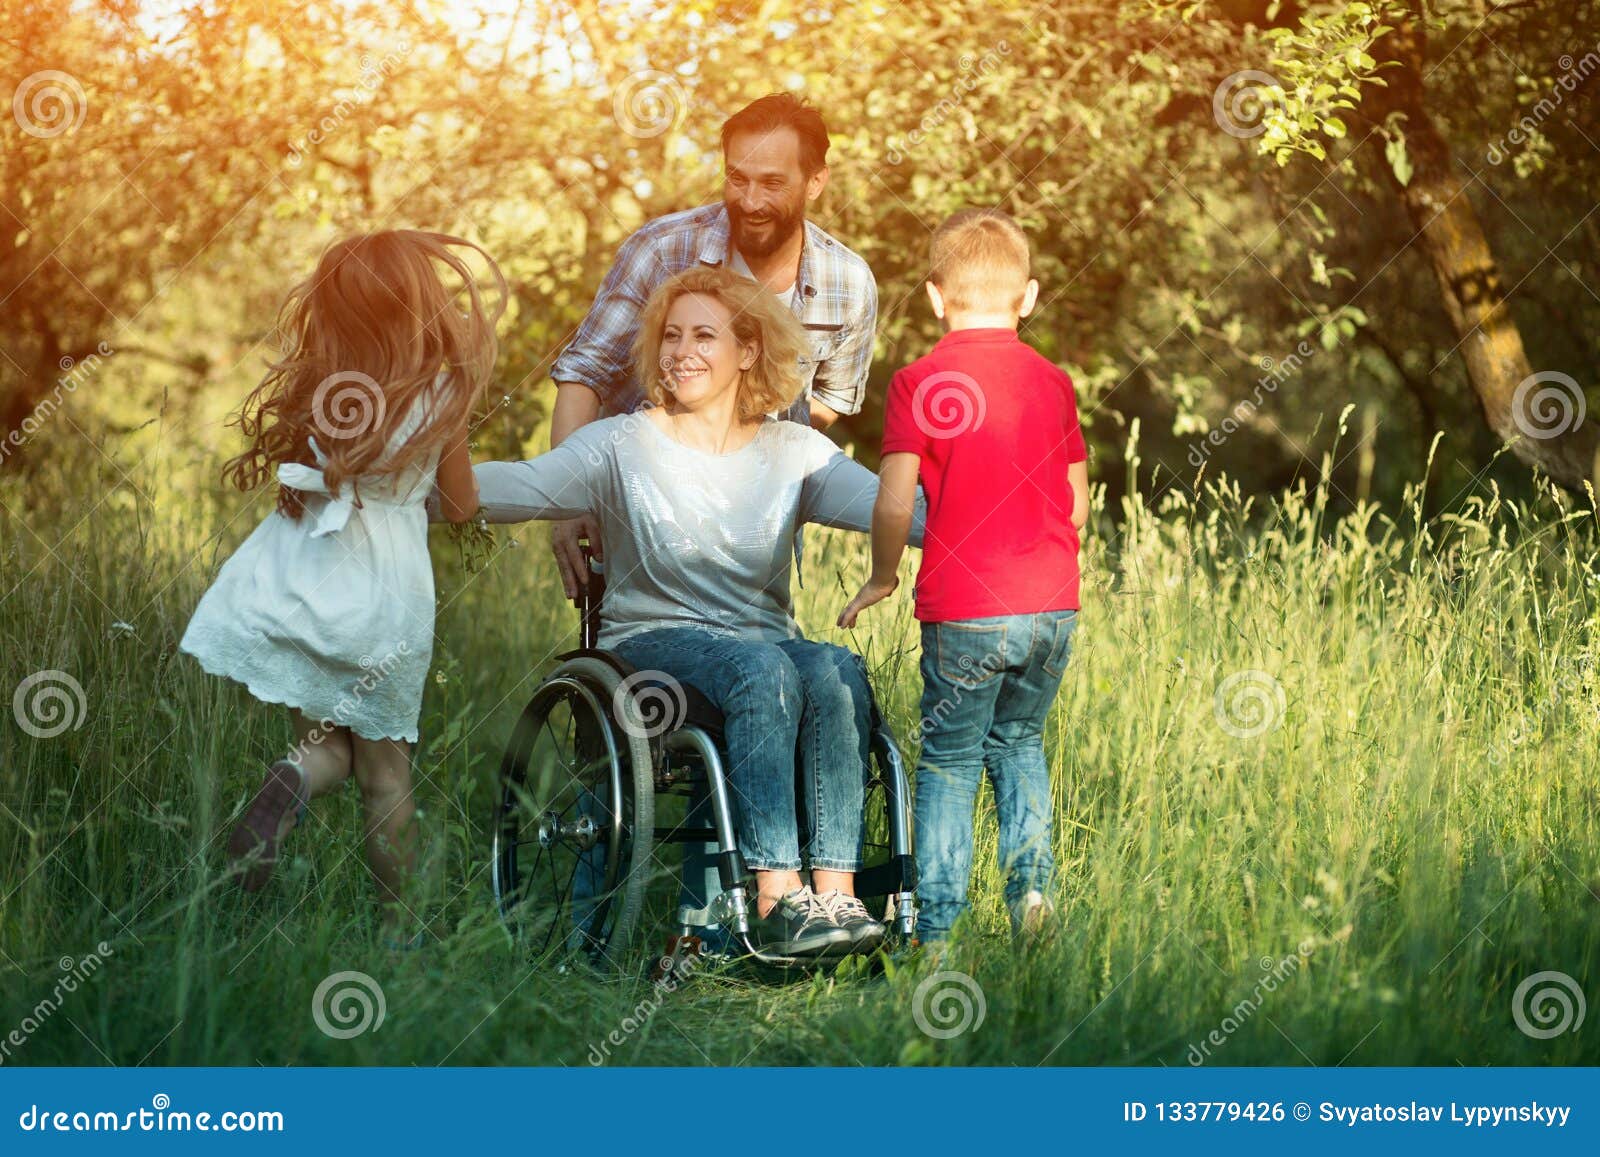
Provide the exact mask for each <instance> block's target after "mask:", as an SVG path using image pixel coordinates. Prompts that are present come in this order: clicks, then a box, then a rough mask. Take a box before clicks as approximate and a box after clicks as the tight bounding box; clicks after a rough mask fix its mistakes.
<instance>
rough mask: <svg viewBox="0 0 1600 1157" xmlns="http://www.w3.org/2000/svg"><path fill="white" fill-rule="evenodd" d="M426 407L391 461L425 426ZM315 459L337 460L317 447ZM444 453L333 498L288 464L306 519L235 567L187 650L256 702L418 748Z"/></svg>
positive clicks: (273, 527) (208, 599) (414, 415)
mask: <svg viewBox="0 0 1600 1157" xmlns="http://www.w3.org/2000/svg"><path fill="white" fill-rule="evenodd" d="M424 405H425V398H419V399H418V401H417V404H416V405H415V406H413V408H412V410H411V412H410V413H409V414H408V415H407V417H406V420H405V421H403V422H402V423H401V424H400V426H399V427H398V428H397V429H396V431H395V433H394V436H393V437H391V439H390V440H389V444H388V446H387V448H386V449H385V451H384V457H385V458H387V457H388V456H390V455H392V454H394V453H395V451H396V450H397V449H398V448H399V447H400V445H401V444H402V443H403V442H404V441H405V439H406V438H407V437H409V436H410V435H411V434H412V433H414V432H415V431H416V430H417V429H418V428H420V426H421V424H422V421H423V418H424ZM311 449H312V453H313V454H315V455H316V459H317V462H318V465H319V466H320V465H321V463H323V462H324V461H325V460H326V459H325V456H324V454H323V452H322V450H321V448H320V447H318V446H317V444H316V441H315V439H313V440H312V443H311ZM438 461H439V458H438V454H437V453H434V454H432V455H429V456H428V458H427V459H426V460H425V461H423V462H420V463H415V464H413V465H411V466H408V467H406V468H405V469H404V470H402V471H400V472H398V473H396V474H389V475H364V476H362V478H361V479H360V481H359V486H358V487H351V485H350V483H349V482H348V481H347V482H346V483H345V484H344V485H343V486H341V488H340V492H339V493H338V494H336V495H334V494H329V493H328V487H327V483H326V481H325V480H324V479H323V476H322V471H321V469H319V468H317V467H312V466H305V465H299V464H294V463H285V464H283V465H280V466H279V467H278V480H279V481H280V482H282V483H283V484H284V485H286V486H292V487H294V488H295V489H296V490H299V491H301V492H302V493H303V494H304V497H305V509H304V510H303V511H301V514H300V518H299V520H298V521H297V520H294V519H290V518H286V517H284V516H283V515H282V514H280V513H279V512H277V511H276V510H274V511H273V512H272V513H271V514H269V515H268V516H267V519H266V521H265V522H263V523H262V524H261V525H260V526H258V527H257V528H256V530H255V532H254V533H253V534H251V535H250V537H249V538H247V539H245V541H244V543H243V544H242V545H241V546H240V547H239V549H238V551H236V552H235V553H234V555H233V557H232V558H230V559H229V560H228V561H227V562H226V563H224V564H223V567H222V570H221V571H220V572H219V573H218V575H217V580H216V582H215V583H213V584H212V586H211V589H210V590H208V591H206V593H205V595H204V596H203V597H202V598H201V599H200V605H199V606H198V607H196V608H195V612H194V617H193V618H192V619H190V621H189V627H188V630H186V631H185V632H184V635H183V640H182V642H180V643H179V644H178V645H179V647H180V648H181V649H182V650H184V651H186V652H188V653H189V654H191V655H193V656H194V657H195V658H196V659H198V660H200V665H201V666H202V667H204V668H205V669H206V670H207V671H209V672H211V673H212V674H213V675H226V676H227V677H228V678H230V679H236V680H238V681H239V682H240V683H243V684H244V685H245V686H246V687H247V688H249V690H250V693H251V694H252V695H254V696H255V697H256V698H257V699H260V700H262V701H263V702H267V703H283V704H286V705H288V706H290V707H296V708H298V709H299V710H300V711H301V712H302V713H304V714H305V715H306V716H307V717H308V718H310V719H314V720H319V721H327V722H331V723H333V724H335V725H337V726H340V727H348V728H350V729H351V730H352V731H354V732H355V733H356V734H357V735H359V736H362V737H363V738H365V739H404V740H409V741H411V742H413V743H414V742H416V740H417V720H418V718H419V716H420V715H421V713H422V689H423V685H424V683H425V682H426V681H427V675H428V665H429V663H430V661H431V660H432V658H433V615H434V601H433V565H432V562H431V561H430V559H429V556H428V515H427V511H426V510H425V509H424V507H423V503H424V502H425V501H426V500H427V498H428V495H429V494H430V493H431V492H432V490H433V482H434V473H435V470H436V468H437V466H438Z"/></svg>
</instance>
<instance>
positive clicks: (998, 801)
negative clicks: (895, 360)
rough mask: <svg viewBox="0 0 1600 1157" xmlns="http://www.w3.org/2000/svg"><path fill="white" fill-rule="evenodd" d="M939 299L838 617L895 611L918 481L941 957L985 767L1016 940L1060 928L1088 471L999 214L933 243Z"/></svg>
mask: <svg viewBox="0 0 1600 1157" xmlns="http://www.w3.org/2000/svg"><path fill="white" fill-rule="evenodd" d="M927 289H928V298H929V300H930V301H932V303H933V312H934V313H935V314H936V315H937V316H938V317H939V318H940V319H941V320H943V322H944V325H945V331H946V332H945V336H944V337H943V338H941V339H940V341H939V342H938V344H937V345H935V346H934V347H933V350H932V351H931V352H929V353H928V354H927V356H925V357H922V358H919V359H918V360H916V361H914V362H912V363H911V364H910V365H909V366H907V367H905V368H904V369H903V370H901V371H900V372H899V373H897V374H896V375H895V376H894V380H893V382H891V383H890V386H889V398H888V410H887V413H886V416H885V420H884V433H883V464H882V468H881V470H880V477H879V489H878V498H877V504H876V505H875V507H874V508H873V516H872V576H871V577H870V578H869V579H868V580H867V582H866V584H865V585H863V586H862V588H861V590H860V592H859V593H858V594H857V595H856V597H855V598H854V599H852V600H851V602H850V605H849V606H848V607H846V608H845V611H844V613H843V614H842V615H840V616H839V625H840V626H842V627H853V626H854V625H855V620H856V615H857V614H858V613H859V612H860V611H861V610H862V609H864V608H866V607H869V606H871V605H872V604H873V603H875V602H878V601H880V600H881V599H884V598H886V597H888V596H889V595H890V594H891V593H893V591H894V589H895V587H896V586H898V585H899V580H898V579H897V578H896V575H895V572H896V570H897V569H898V568H899V565H900V556H901V555H902V554H903V553H904V551H905V547H906V539H907V536H908V535H909V533H910V529H911V512H912V505H913V502H914V500H915V495H916V487H917V479H918V476H919V475H920V476H921V479H922V486H923V489H924V491H925V492H926V494H927V499H928V519H927V537H926V543H925V545H924V548H923V556H922V568H921V570H920V571H919V572H918V574H917V583H916V588H915V598H916V603H917V618H918V620H919V621H920V622H921V623H922V683H923V688H922V720H921V723H920V727H919V730H920V731H921V738H922V757H921V759H920V760H919V761H918V764H917V781H916V783H917V802H916V842H917V864H918V868H919V875H920V877H921V880H920V883H919V893H920V896H921V900H922V909H921V914H920V916H919V918H918V934H919V936H920V937H921V939H922V940H924V941H926V942H932V941H938V940H943V939H946V938H947V937H948V936H949V934H950V929H951V926H952V925H953V924H954V923H955V920H956V917H957V916H959V915H960V914H961V912H962V911H963V910H964V909H965V908H966V898H967V883H968V878H969V876H970V875H971V870H972V814H973V807H974V804H975V802H976V799H977V794H978V785H979V783H980V781H981V778H982V775H983V772H984V768H985V767H987V768H988V771H989V779H990V782H991V783H992V784H993V786H994V795H995V809H996V812H997V813H998V817H999V822H1000V867H1001V871H1002V872H1003V873H1004V874H1005V876H1006V900H1007V903H1008V905H1009V907H1010V910H1011V915H1012V927H1013V929H1014V930H1021V931H1023V932H1025V933H1027V934H1030V935H1031V934H1034V933H1037V932H1038V931H1040V930H1042V929H1043V927H1044V926H1045V925H1046V923H1047V922H1048V920H1049V917H1050V915H1051V914H1052V913H1053V911H1054V905H1053V904H1052V903H1051V901H1050V899H1049V890H1050V877H1051V874H1052V873H1053V871H1054V868H1055V857H1054V852H1053V849H1052V846H1051V845H1052V824H1051V816H1052V796H1053V793H1052V792H1051V788H1050V769H1049V766H1048V765H1047V764H1046V763H1045V757H1044V722H1045V717H1046V716H1047V715H1048V714H1049V713H1050V706H1051V704H1052V703H1053V702H1054V701H1055V697H1056V691H1057V690H1058V689H1059V688H1060V686H1061V676H1062V673H1063V672H1064V671H1065V670H1066V666H1067V657H1068V654H1069V653H1070V651H1071V646H1072V632H1073V629H1074V628H1075V627H1076V625H1077V616H1078V534H1079V532H1080V531H1081V530H1082V528H1083V526H1084V524H1085V522H1086V521H1087V520H1088V515H1089V503H1088V489H1089V472H1088V466H1087V463H1086V457H1087V455H1086V453H1085V450H1084V443H1083V434H1082V433H1081V431H1080V430H1079V429H1078V407H1077V400H1076V398H1075V397H1074V394H1073V389H1072V380H1071V379H1070V378H1068V377H1067V375H1066V374H1065V373H1063V372H1062V371H1061V370H1060V369H1058V368H1056V367H1055V366H1054V365H1052V364H1051V363H1050V362H1049V361H1047V360H1046V359H1045V358H1043V357H1041V356H1040V355H1039V354H1038V353H1036V352H1034V351H1033V350H1032V349H1031V348H1029V347H1028V346H1026V345H1024V344H1023V342H1022V340H1021V339H1020V338H1019V337H1018V336H1017V322H1018V320H1019V319H1020V318H1023V317H1026V316H1028V314H1029V313H1030V312H1031V311H1032V310H1033V306H1034V303H1035V301H1036V300H1037V298H1038V294H1039V283H1038V282H1037V281H1034V280H1033V279H1032V278H1031V277H1030V276H1029V249H1028V238H1027V235H1026V234H1025V233H1023V231H1022V229H1021V228H1020V227H1019V226H1018V225H1017V223H1016V222H1015V221H1013V220H1012V219H1011V218H1010V217H1008V216H1007V215H1006V214H1004V213H1002V212H999V211H998V210H993V209H966V210H963V211H961V212H959V213H956V214H955V215H954V216H952V217H951V218H950V219H949V220H947V221H945V223H944V224H943V225H941V226H939V228H938V230H937V231H936V232H935V233H934V236H933V254H932V272H931V274H930V276H929V279H928V286H927Z"/></svg>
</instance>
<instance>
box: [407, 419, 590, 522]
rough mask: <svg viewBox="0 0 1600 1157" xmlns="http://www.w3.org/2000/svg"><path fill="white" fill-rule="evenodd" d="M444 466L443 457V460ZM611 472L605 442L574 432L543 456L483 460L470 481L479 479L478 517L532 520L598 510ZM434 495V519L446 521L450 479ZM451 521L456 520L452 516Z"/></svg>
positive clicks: (430, 512)
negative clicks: (446, 487)
mask: <svg viewBox="0 0 1600 1157" xmlns="http://www.w3.org/2000/svg"><path fill="white" fill-rule="evenodd" d="M440 465H441V469H442V468H443V462H441V464H440ZM605 477H606V472H605V455H604V447H603V445H602V444H598V443H597V442H596V440H595V439H593V438H581V437H578V436H574V437H573V438H571V439H569V440H568V441H566V442H563V443H562V444H561V445H559V446H557V447H556V448H555V449H554V450H551V451H550V452H549V453H548V454H540V455H539V456H538V457H537V458H529V459H528V460H526V461H524V462H480V463H478V465H476V466H474V467H472V473H471V474H470V476H469V479H468V480H469V481H470V482H472V483H475V484H476V488H477V509H478V516H479V517H480V518H482V519H484V520H485V521H488V522H527V521H528V520H529V519H534V518H576V517H577V516H578V515H580V514H587V513H588V512H590V511H597V510H599V509H600V508H601V506H602V504H603V496H602V495H600V494H599V493H598V489H599V487H600V485H601V481H602V480H603V479H604V478H605ZM439 481H440V486H439V488H438V489H436V490H435V491H434V493H433V495H432V496H431V497H430V498H429V499H428V519H429V521H431V522H440V521H444V519H445V518H447V517H448V516H449V514H450V513H451V511H450V509H449V505H448V504H443V505H445V509H444V510H443V511H441V509H440V507H441V505H442V504H441V499H442V498H448V497H449V495H447V494H444V493H442V491H443V488H444V482H445V480H444V479H442V478H441V479H440V480H439ZM451 521H455V520H454V519H452V520H451Z"/></svg>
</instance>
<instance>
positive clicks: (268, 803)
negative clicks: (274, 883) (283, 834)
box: [228, 759, 305, 892]
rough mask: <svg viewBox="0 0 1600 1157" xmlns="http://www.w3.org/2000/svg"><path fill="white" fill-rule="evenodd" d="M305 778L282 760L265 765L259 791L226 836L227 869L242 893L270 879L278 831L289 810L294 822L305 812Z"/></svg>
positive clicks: (258, 886)
mask: <svg viewBox="0 0 1600 1157" xmlns="http://www.w3.org/2000/svg"><path fill="white" fill-rule="evenodd" d="M304 791H305V781H304V780H303V779H302V778H301V776H300V769H299V768H297V767H296V766H295V765H294V764H292V763H290V762H289V761H288V760H286V759H280V760H279V761H278V762H277V763H274V764H273V765H272V766H271V767H269V768H267V778H266V779H265V780H263V781H262V784H261V790H260V791H258V792H256V797H255V799H253V800H251V801H250V806H249V807H248V808H246V809H245V813H244V817H243V818H242V819H241V820H240V821H239V825H238V826H237V827H235V828H234V829H233V834H232V835H231V836H229V837H228V863H229V870H230V871H232V872H234V873H235V874H236V875H237V877H238V880H239V887H241V888H243V889H244V890H245V891H246V892H259V891H260V890H261V889H262V888H264V887H266V886H267V881H268V880H270V879H271V878H272V869H273V868H274V867H275V866H276V865H277V863H278V844H279V842H280V837H279V834H278V833H279V832H280V831H282V830H283V819H284V817H285V816H286V815H288V814H289V813H290V812H291V811H293V812H294V813H295V819H296V822H299V820H300V819H301V818H302V817H304V815H305V800H304V799H303V798H301V797H302V793H303V792H304Z"/></svg>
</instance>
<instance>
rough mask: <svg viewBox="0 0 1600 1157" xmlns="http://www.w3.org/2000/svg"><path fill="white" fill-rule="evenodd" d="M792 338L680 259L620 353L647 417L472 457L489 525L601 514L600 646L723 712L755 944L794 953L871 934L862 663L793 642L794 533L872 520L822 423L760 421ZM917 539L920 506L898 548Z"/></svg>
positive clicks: (879, 927) (768, 305)
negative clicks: (521, 450) (628, 352)
mask: <svg viewBox="0 0 1600 1157" xmlns="http://www.w3.org/2000/svg"><path fill="white" fill-rule="evenodd" d="M809 348H810V343H809V341H808V339H807V336H806V334H805V332H804V331H803V330H802V329H801V327H800V325H799V323H798V321H797V320H796V319H795V317H794V315H793V313H792V312H791V311H790V310H789V309H788V308H786V307H785V306H783V305H782V304H781V303H780V302H779V300H778V299H777V298H776V297H775V296H773V295H772V294H771V293H770V292H768V291H767V290H765V289H763V288H762V287H760V286H758V285H757V284H756V283H754V282H752V281H748V280H746V279H744V278H742V277H740V276H738V275H737V274H734V273H732V272H730V271H728V270H725V269H721V268H716V267H705V268H697V269H691V270H689V271H687V272H685V273H683V274H681V275H680V276H678V277H677V278H675V279H674V280H672V281H670V282H668V283H667V284H665V285H663V286H662V287H661V288H660V289H659V290H658V291H657V292H656V293H655V294H654V295H653V296H652V297H651V298H650V300H649V302H648V303H647V305H646V308H645V310H644V312H643V314H642V316H641V320H640V327H639V336H638V337H637V339H636V341H635V345H634V351H633V352H634V361H635V365H636V367H638V368H639V370H640V372H641V376H642V377H643V378H644V382H643V385H644V387H645V391H646V394H647V396H648V398H649V404H648V405H647V406H646V408H644V409H643V410H640V411H638V412H637V413H634V414H629V415H621V416H617V417H613V418H607V419H603V420H601V421H597V422H593V423H590V424H589V425H587V426H584V427H582V428H581V429H579V430H578V431H576V432H575V433H573V434H572V435H570V436H569V437H568V438H567V439H566V440H565V441H563V442H562V443H561V445H559V446H557V447H556V448H555V449H553V450H551V451H550V452H549V453H547V454H542V455H540V456H538V457H537V458H533V459H531V460H529V461H524V462H488V463H483V464H480V465H478V466H477V467H475V474H476V476H477V483H478V491H479V495H480V501H481V503H482V506H483V512H482V513H483V516H484V517H486V518H487V519H488V520H489V521H490V522H519V521H524V520H527V519H564V518H572V517H576V516H577V515H579V514H582V513H586V512H587V513H591V514H592V515H593V516H594V517H595V518H596V519H597V521H598V522H599V523H600V526H601V534H602V538H603V541H604V543H605V548H606V593H605V599H604V603H603V605H602V606H601V609H600V628H599V637H598V646H599V647H600V648H603V649H605V650H607V651H610V652H612V653H614V654H616V655H619V656H620V657H621V658H622V659H624V660H626V662H627V663H629V664H631V665H632V666H633V667H635V668H638V669H639V670H640V671H641V672H645V671H648V673H649V674H650V676H651V677H652V678H655V679H659V680H660V681H661V682H663V683H667V684H669V685H670V684H671V683H672V682H674V681H675V682H677V683H680V684H686V685H688V686H689V687H691V688H693V689H694V690H696V691H698V692H699V693H701V694H703V695H704V696H705V698H706V699H709V700H710V702H711V703H712V704H713V705H715V707H716V708H718V709H720V711H721V713H722V716H723V726H722V738H723V746H724V750H725V753H726V755H725V759H726V767H727V773H728V774H727V782H728V786H729V789H730V790H731V792H732V794H733V796H734V797H736V801H737V807H736V808H734V809H733V810H734V811H736V813H737V817H738V819H737V825H738V826H737V835H738V845H739V851H740V853H742V855H743V858H744V862H745V864H746V865H747V866H748V867H749V868H750V869H751V870H752V871H753V872H754V875H755V879H756V884H757V887H756V892H757V894H756V896H755V911H754V912H753V913H752V914H751V919H750V921H749V927H750V936H751V943H752V944H753V945H754V946H755V947H756V948H757V949H758V950H760V951H762V952H766V953H770V954H772V955H774V956H783V957H794V958H807V957H831V956H839V955H845V954H848V953H851V952H857V951H870V950H871V949H872V948H875V947H876V946H877V945H878V943H879V942H880V941H881V940H882V939H883V937H884V932H885V929H884V925H883V924H882V923H880V922H879V921H878V920H876V919H874V918H873V916H872V914H871V913H870V912H869V911H868V910H867V908H866V907H865V906H864V905H863V904H862V902H861V901H860V900H859V899H857V898H856V895H855V874H856V872H857V870H858V869H859V868H860V867H861V856H862V842H863V796H864V787H863V768H864V767H865V766H866V762H867V756H868V742H869V728H870V726H871V723H870V717H871V714H872V710H873V709H872V701H871V697H870V692H869V690H868V687H867V679H866V672H865V668H864V666H863V665H862V663H861V660H860V659H859V658H858V657H857V656H856V655H855V654H853V653H852V652H850V651H848V650H846V649H845V648H843V647H838V646H834V645H831V644H827V643H818V642H812V641H809V640H807V639H805V638H802V637H801V635H800V631H799V629H798V627H797V626H796V624H795V620H794V615H793V611H792V605H791V598H790V586H789V583H790V566H791V559H794V558H796V556H797V554H798V552H797V550H796V535H797V532H798V530H799V527H800V526H801V524H803V523H806V522H815V523H820V524H823V525H826V526H835V527H844V528H848V529H851V530H855V531H859V532H862V533H866V532H868V531H869V530H870V529H871V519H872V505H873V501H874V499H875V498H876V495H877V488H878V480H877V477H876V476H875V475H874V474H873V473H872V472H870V471H869V470H867V469H866V468H865V467H863V466H861V465H860V464H858V463H857V462H855V461H854V460H853V459H851V458H850V457H848V456H847V455H845V454H844V453H842V452H841V451H840V450H839V449H838V447H836V446H835V445H834V444H833V442H831V441H830V440H829V439H828V438H827V437H825V436H824V435H823V434H821V433H820V432H818V431H816V430H812V429H810V428H808V427H805V426H802V425H799V424H796V423H794V422H788V421H780V420H777V419H775V418H773V417H770V416H769V415H771V414H772V413H773V412H775V411H780V410H781V409H782V408H783V407H785V406H787V405H788V403H789V402H790V401H792V400H793V399H794V397H795V396H796V394H797V393H798V392H799V376H798V373H797V370H796V366H797V363H798V359H799V357H800V356H801V353H802V351H807V352H809ZM646 371H647V372H646ZM919 506H920V504H919ZM921 533H922V520H921V517H920V509H919V517H918V518H917V521H916V526H915V529H914V531H913V538H912V541H913V544H914V545H921ZM797 761H798V768H797ZM797 770H798V771H799V776H798V777H797V775H796V771H797ZM797 778H798V780H799V786H798V790H800V791H803V792H804V793H805V795H804V798H803V799H799V798H797ZM801 807H803V809H804V812H805V814H806V815H807V816H808V817H809V820H810V822H809V824H808V825H807V827H808V829H809V830H808V831H807V832H806V834H805V836H804V846H803V847H802V835H801V831H800V824H799V822H798V820H797V813H798V811H799V809H800V808H801ZM907 859H909V857H907ZM803 867H805V868H809V869H810V874H811V875H810V883H809V884H808V883H806V882H805V881H804V880H803V878H802V876H801V874H800V872H801V869H802V868H803Z"/></svg>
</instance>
